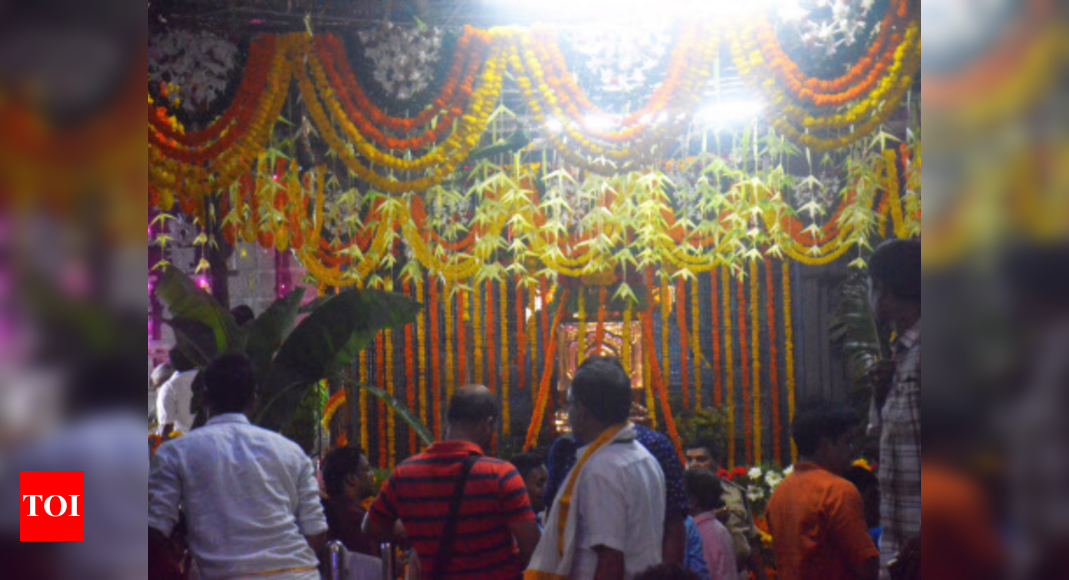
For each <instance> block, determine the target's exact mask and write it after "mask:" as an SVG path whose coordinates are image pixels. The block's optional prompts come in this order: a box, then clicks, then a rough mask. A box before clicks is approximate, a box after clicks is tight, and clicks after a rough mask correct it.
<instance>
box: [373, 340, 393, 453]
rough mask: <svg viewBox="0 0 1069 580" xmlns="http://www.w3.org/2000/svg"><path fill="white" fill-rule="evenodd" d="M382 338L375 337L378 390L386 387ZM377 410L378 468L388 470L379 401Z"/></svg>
mask: <svg viewBox="0 0 1069 580" xmlns="http://www.w3.org/2000/svg"><path fill="white" fill-rule="evenodd" d="M383 336H384V333H382V332H380V333H379V334H377V335H376V336H375V383H376V385H375V386H376V387H378V388H380V389H382V388H385V387H386V345H385V340H384V338H383ZM378 409H379V414H378V416H377V417H375V423H376V425H378V427H379V467H381V468H388V467H389V465H390V464H389V461H390V459H389V457H390V456H389V453H388V451H387V447H386V443H387V441H388V440H387V439H386V405H385V404H384V403H383V402H382V401H381V400H380V401H379V404H378Z"/></svg>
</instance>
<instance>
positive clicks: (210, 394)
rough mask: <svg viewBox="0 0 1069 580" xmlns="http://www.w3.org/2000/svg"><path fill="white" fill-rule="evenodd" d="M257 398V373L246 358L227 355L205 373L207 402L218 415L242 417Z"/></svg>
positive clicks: (205, 370)
mask: <svg viewBox="0 0 1069 580" xmlns="http://www.w3.org/2000/svg"><path fill="white" fill-rule="evenodd" d="M255 397H256V371H255V369H254V368H253V365H252V361H250V360H249V358H248V357H247V356H245V355H243V354H225V355H223V356H221V357H219V358H217V359H215V360H214V361H212V362H211V364H209V365H208V368H206V369H204V400H205V402H207V403H208V406H209V407H211V409H212V411H213V412H215V413H243V412H245V410H246V409H248V408H249V405H250V404H251V403H252V401H253V399H254V398H255Z"/></svg>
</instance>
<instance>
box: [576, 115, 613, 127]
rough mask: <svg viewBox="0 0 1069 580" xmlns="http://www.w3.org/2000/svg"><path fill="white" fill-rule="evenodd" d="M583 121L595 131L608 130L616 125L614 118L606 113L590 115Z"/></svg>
mask: <svg viewBox="0 0 1069 580" xmlns="http://www.w3.org/2000/svg"><path fill="white" fill-rule="evenodd" d="M583 122H584V124H586V126H587V127H589V128H590V129H591V130H594V131H608V130H610V129H612V128H613V126H614V125H616V123H614V122H613V120H612V119H610V118H609V117H607V116H605V115H589V116H587V117H586V118H585V119H583Z"/></svg>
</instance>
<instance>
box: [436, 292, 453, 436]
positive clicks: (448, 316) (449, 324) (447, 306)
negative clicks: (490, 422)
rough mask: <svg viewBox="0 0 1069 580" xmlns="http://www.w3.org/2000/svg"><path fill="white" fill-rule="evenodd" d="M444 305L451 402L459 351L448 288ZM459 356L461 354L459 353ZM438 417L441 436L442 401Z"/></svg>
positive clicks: (443, 296)
mask: <svg viewBox="0 0 1069 580" xmlns="http://www.w3.org/2000/svg"><path fill="white" fill-rule="evenodd" d="M442 290H443V292H442V304H443V307H444V310H445V312H444V313H443V314H444V315H443V317H442V324H443V326H445V389H446V401H449V399H450V398H452V396H453V388H454V386H455V385H456V382H457V381H456V367H455V366H454V364H453V353H454V352H457V349H454V347H453V333H454V331H455V326H454V325H455V324H456V317H455V316H453V298H452V297H451V296H449V289H448V288H447V287H443V288H442ZM458 354H459V353H458ZM436 392H439V393H440V392H441V389H437V390H436ZM440 398H441V395H439V399H440ZM436 412H437V417H435V421H436V423H437V424H438V426H439V436H440V434H441V432H442V429H441V422H442V406H441V401H439V403H438V410H437V411H436Z"/></svg>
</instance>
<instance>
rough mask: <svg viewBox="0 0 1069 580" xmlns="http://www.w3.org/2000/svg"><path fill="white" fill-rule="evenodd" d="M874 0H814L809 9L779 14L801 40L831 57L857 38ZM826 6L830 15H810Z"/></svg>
mask: <svg viewBox="0 0 1069 580" xmlns="http://www.w3.org/2000/svg"><path fill="white" fill-rule="evenodd" d="M874 3H875V2H874V0H862V1H861V2H855V1H854V0H815V2H813V5H812V8H811V9H810V10H806V9H804V8H800V7H792V8H791V9H790V10H781V11H780V18H781V19H782V20H783V21H784V23H786V24H789V25H791V26H793V27H795V28H796V29H797V31H798V35H799V37H800V38H801V39H802V43H803V44H805V45H806V46H809V47H812V48H814V49H816V51H818V52H823V54H824V56H826V57H832V56H835V54H836V53H837V52H838V51H839V48H840V47H842V46H851V45H853V44H854V43H855V42H857V40H858V36H859V35H860V34H861V33H862V32H863V31H864V29H865V20H866V19H867V18H868V15H869V12H870V11H871V10H872V6H873V4H874ZM826 8H830V9H831V10H830V13H831V18H830V19H828V20H819V19H816V18H813V17H811V14H812V12H815V11H817V10H821V9H826Z"/></svg>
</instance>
